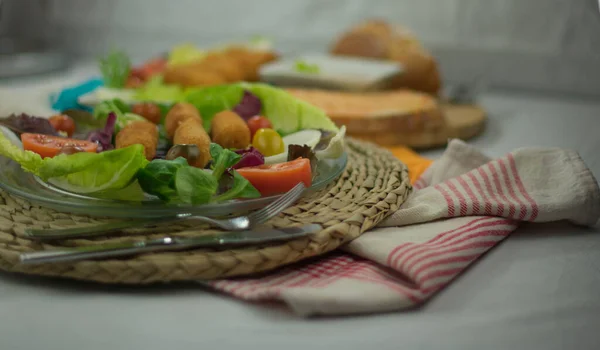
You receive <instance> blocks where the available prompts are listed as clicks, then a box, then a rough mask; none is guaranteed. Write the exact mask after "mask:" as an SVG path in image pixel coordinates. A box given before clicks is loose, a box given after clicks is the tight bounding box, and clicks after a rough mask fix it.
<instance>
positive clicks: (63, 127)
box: [48, 114, 75, 137]
mask: <svg viewBox="0 0 600 350" xmlns="http://www.w3.org/2000/svg"><path fill="white" fill-rule="evenodd" d="M48 121H49V122H50V124H51V125H52V126H53V127H54V129H55V130H56V131H63V132H66V133H67V135H68V136H69V137H71V136H73V133H74V132H75V122H74V121H73V119H71V117H69V116H66V115H63V114H60V115H55V116H52V117H50V119H49V120H48Z"/></svg>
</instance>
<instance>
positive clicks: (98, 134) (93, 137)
mask: <svg viewBox="0 0 600 350" xmlns="http://www.w3.org/2000/svg"><path fill="white" fill-rule="evenodd" d="M116 122H117V115H116V114H115V113H114V112H110V113H109V114H108V117H107V118H106V125H105V126H104V128H103V129H100V130H96V131H92V132H91V133H90V134H89V135H88V137H87V140H88V141H92V142H96V143H97V144H98V152H104V151H109V150H111V149H114V148H115V146H114V145H113V143H112V138H113V134H114V133H115V123H116Z"/></svg>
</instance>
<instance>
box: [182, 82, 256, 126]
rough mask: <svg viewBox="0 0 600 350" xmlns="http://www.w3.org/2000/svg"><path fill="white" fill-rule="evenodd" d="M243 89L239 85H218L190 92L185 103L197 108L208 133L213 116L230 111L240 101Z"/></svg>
mask: <svg viewBox="0 0 600 350" xmlns="http://www.w3.org/2000/svg"><path fill="white" fill-rule="evenodd" d="M243 94H244V88H243V87H242V86H241V85H239V84H231V85H218V86H211V87H207V88H202V89H197V90H195V91H190V92H189V93H188V94H187V97H186V101H187V102H189V103H191V104H193V105H194V106H196V108H198V111H199V112H200V115H201V116H202V120H203V121H204V123H203V124H204V129H206V131H210V123H211V121H212V118H213V117H214V116H215V114H217V113H219V112H221V111H224V110H230V109H232V108H233V107H235V106H236V105H237V104H238V102H240V100H241V99H242V96H243Z"/></svg>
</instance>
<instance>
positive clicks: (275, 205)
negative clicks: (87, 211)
mask: <svg viewBox="0 0 600 350" xmlns="http://www.w3.org/2000/svg"><path fill="white" fill-rule="evenodd" d="M305 188H306V187H305V186H304V184H303V183H302V182H301V183H299V184H297V185H296V186H294V188H292V189H291V190H289V191H288V192H286V193H285V194H284V195H282V196H281V197H279V198H277V199H276V200H274V201H273V202H271V203H270V204H269V205H267V206H266V207H264V208H262V209H260V210H257V211H255V212H252V213H250V214H248V215H243V216H238V217H234V218H228V219H215V218H209V217H206V216H201V215H192V214H187V213H185V214H177V215H175V216H171V217H161V218H155V219H150V220H131V221H119V222H111V223H108V224H101V225H96V226H89V227H75V228H65V229H31V228H30V229H25V234H27V235H28V236H29V237H30V238H32V239H37V240H54V239H69V238H83V237H93V236H101V235H105V234H107V233H110V232H115V231H120V230H123V229H126V228H134V227H143V226H148V225H152V224H157V223H164V222H170V221H176V220H179V219H196V220H199V221H202V222H205V223H208V224H211V225H214V226H217V227H219V228H221V229H224V230H227V231H242V230H247V229H251V228H253V227H255V226H257V225H260V224H262V223H265V222H267V221H268V220H269V219H271V218H273V217H274V216H276V215H278V214H279V213H281V212H282V211H283V210H285V209H286V208H287V207H289V206H290V205H292V204H293V203H294V202H296V200H297V199H298V198H300V197H301V196H302V194H303V193H304V190H305Z"/></svg>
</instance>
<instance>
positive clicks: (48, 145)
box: [21, 133, 98, 158]
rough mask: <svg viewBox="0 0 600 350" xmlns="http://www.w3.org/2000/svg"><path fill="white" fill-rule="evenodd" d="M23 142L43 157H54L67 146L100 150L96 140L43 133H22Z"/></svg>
mask: <svg viewBox="0 0 600 350" xmlns="http://www.w3.org/2000/svg"><path fill="white" fill-rule="evenodd" d="M21 142H23V148H24V149H25V150H26V151H31V152H35V153H37V154H39V155H40V156H42V158H51V157H54V156H56V155H57V154H58V153H60V151H61V150H62V149H63V148H65V147H67V148H71V149H73V148H75V149H78V150H81V152H90V153H96V151H97V150H98V145H97V144H96V143H95V142H91V141H85V140H75V139H68V138H64V137H58V136H50V135H42V134H28V133H24V134H21Z"/></svg>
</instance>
